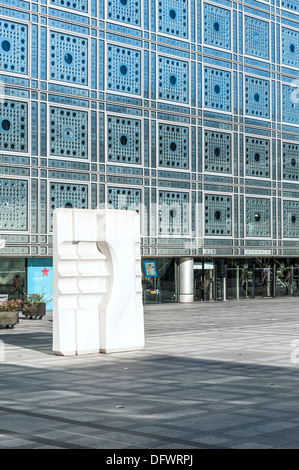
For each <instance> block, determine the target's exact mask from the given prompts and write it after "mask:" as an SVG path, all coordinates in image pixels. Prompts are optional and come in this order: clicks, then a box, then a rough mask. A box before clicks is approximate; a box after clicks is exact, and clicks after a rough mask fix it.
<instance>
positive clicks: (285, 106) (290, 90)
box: [282, 84, 299, 124]
mask: <svg viewBox="0 0 299 470" xmlns="http://www.w3.org/2000/svg"><path fill="white" fill-rule="evenodd" d="M297 95H298V88H297V87H292V86H290V85H284V84H283V85H282V120H283V121H284V122H289V123H291V124H299V102H298V99H297Z"/></svg>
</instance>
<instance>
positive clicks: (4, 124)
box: [1, 119, 10, 131]
mask: <svg viewBox="0 0 299 470" xmlns="http://www.w3.org/2000/svg"><path fill="white" fill-rule="evenodd" d="M1 127H2V129H3V130H4V131H9V129H10V122H9V120H8V119H3V121H2V122H1Z"/></svg>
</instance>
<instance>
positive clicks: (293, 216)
mask: <svg viewBox="0 0 299 470" xmlns="http://www.w3.org/2000/svg"><path fill="white" fill-rule="evenodd" d="M291 220H292V224H294V223H295V222H296V216H295V215H292V219H291Z"/></svg>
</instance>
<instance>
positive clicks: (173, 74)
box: [158, 56, 189, 103]
mask: <svg viewBox="0 0 299 470" xmlns="http://www.w3.org/2000/svg"><path fill="white" fill-rule="evenodd" d="M158 87H159V98H160V99H162V100H169V101H175V102H179V103H188V102H189V97H188V63H187V62H184V61H182V60H177V59H174V58H168V57H161V56H160V57H159V64H158Z"/></svg>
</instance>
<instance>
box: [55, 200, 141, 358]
mask: <svg viewBox="0 0 299 470" xmlns="http://www.w3.org/2000/svg"><path fill="white" fill-rule="evenodd" d="M143 348H144V321H143V304H142V285H141V259H140V222H139V215H138V214H137V213H136V212H132V211H125V210H124V211H121V210H110V209H109V210H88V209H56V210H55V212H54V237H53V351H54V353H55V354H60V355H65V356H67V355H75V354H78V355H80V354H91V353H99V352H103V353H113V352H123V351H130V350H138V349H143Z"/></svg>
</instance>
